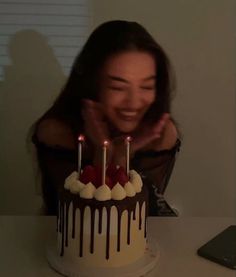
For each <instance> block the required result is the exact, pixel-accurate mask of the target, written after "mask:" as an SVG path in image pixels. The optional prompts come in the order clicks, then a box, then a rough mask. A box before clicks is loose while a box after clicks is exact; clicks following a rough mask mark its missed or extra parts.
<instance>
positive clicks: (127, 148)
mask: <svg viewBox="0 0 236 277" xmlns="http://www.w3.org/2000/svg"><path fill="white" fill-rule="evenodd" d="M131 140H132V138H131V137H130V136H128V137H126V139H125V141H126V173H127V175H128V176H129V159H130V142H131Z"/></svg>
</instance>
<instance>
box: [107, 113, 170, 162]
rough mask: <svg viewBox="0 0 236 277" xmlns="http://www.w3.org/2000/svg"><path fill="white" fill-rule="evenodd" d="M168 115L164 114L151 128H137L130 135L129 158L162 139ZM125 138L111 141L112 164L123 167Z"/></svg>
mask: <svg viewBox="0 0 236 277" xmlns="http://www.w3.org/2000/svg"><path fill="white" fill-rule="evenodd" d="M169 118H170V115H169V114H168V113H164V114H163V115H162V117H161V118H160V120H159V121H158V122H156V123H155V124H154V125H152V126H143V127H141V128H139V130H137V131H136V132H135V133H134V134H132V142H131V149H130V155H131V157H132V156H133V155H134V154H135V152H136V151H138V150H140V149H142V148H144V147H146V146H148V145H149V144H150V143H152V142H154V141H157V142H158V139H161V138H162V134H163V131H164V128H165V127H166V124H167V123H168V121H169ZM124 141H125V136H121V137H117V138H115V139H114V140H113V141H112V148H113V157H112V161H113V163H114V164H119V165H123V166H125V160H126V149H125V147H124V143H125V142H124Z"/></svg>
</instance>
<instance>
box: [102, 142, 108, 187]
mask: <svg viewBox="0 0 236 277" xmlns="http://www.w3.org/2000/svg"><path fill="white" fill-rule="evenodd" d="M107 146H108V141H107V140H104V142H103V151H102V152H103V153H102V154H103V155H102V185H105V183H106V164H107Z"/></svg>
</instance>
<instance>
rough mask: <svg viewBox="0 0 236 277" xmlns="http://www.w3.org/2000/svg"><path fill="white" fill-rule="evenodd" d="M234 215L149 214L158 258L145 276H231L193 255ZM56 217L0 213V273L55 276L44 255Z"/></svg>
mask: <svg viewBox="0 0 236 277" xmlns="http://www.w3.org/2000/svg"><path fill="white" fill-rule="evenodd" d="M235 223H236V219H234V218H224V217H218V218H209V217H201V218H200V217H192V218H184V217H179V218H173V217H164V218H163V217H150V218H149V219H148V232H149V233H150V234H151V235H152V236H153V237H154V238H156V240H157V241H158V244H159V247H160V251H161V257H160V259H159V261H158V264H157V266H156V267H155V269H154V270H153V271H152V272H150V273H149V274H148V275H147V277H157V276H163V277H173V276H174V277H178V276H181V277H185V276H186V277H187V276H188V277H195V276H196V277H199V276H201V277H205V276H206V277H211V276H214V277H235V276H236V271H235V270H232V269H228V268H226V267H223V266H221V265H218V264H216V263H213V262H211V261H208V260H206V259H204V258H201V257H199V256H197V254H196V250H197V249H198V248H199V247H200V246H201V245H203V244H204V243H205V242H207V241H208V240H210V239H211V238H212V237H214V236H215V235H216V234H218V233H219V232H221V231H222V230H224V229H225V228H226V227H228V226H229V225H231V224H235ZM55 225H56V218H55V217H49V216H48V217H47V216H0V276H4V277H9V276H19V277H21V276H22V277H28V276H34V277H54V276H55V277H56V276H57V277H59V276H61V275H60V274H58V273H56V272H55V271H54V270H52V269H51V268H50V267H49V265H48V262H47V260H46V257H45V246H46V242H47V240H48V239H52V238H53V233H54V230H55Z"/></svg>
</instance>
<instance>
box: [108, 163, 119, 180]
mask: <svg viewBox="0 0 236 277" xmlns="http://www.w3.org/2000/svg"><path fill="white" fill-rule="evenodd" d="M116 170H117V168H116V165H115V164H109V165H108V167H107V176H109V177H111V178H113V176H114V175H115V173H116Z"/></svg>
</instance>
